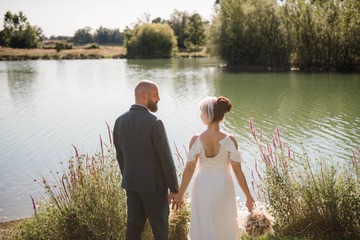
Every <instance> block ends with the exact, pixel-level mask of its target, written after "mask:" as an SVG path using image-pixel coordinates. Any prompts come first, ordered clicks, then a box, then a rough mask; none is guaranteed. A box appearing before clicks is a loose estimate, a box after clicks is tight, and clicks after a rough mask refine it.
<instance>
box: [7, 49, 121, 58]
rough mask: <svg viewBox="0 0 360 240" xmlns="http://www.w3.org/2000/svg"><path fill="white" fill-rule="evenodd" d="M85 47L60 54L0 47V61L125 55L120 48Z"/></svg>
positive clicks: (53, 50)
mask: <svg viewBox="0 0 360 240" xmlns="http://www.w3.org/2000/svg"><path fill="white" fill-rule="evenodd" d="M85 47H86V46H85ZM85 47H74V48H73V49H66V50H61V51H60V52H57V51H56V50H55V49H40V48H34V49H14V48H5V47H0V60H27V59H33V60H34V59H91V58H120V57H121V56H123V55H125V53H126V49H125V48H124V47H120V46H100V47H99V48H94V49H86V48H85Z"/></svg>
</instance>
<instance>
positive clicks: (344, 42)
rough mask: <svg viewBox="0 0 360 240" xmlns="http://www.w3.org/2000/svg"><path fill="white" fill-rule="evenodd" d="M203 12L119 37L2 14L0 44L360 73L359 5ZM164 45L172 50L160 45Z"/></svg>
mask: <svg viewBox="0 0 360 240" xmlns="http://www.w3.org/2000/svg"><path fill="white" fill-rule="evenodd" d="M209 7H214V16H213V19H212V20H211V22H208V21H206V20H204V19H203V18H202V16H200V15H199V14H197V13H193V14H189V13H187V12H180V11H177V10H174V12H173V13H172V14H171V16H170V18H169V19H161V18H154V19H152V20H151V19H150V17H149V16H147V15H145V16H144V17H143V18H142V19H138V21H137V22H136V23H134V24H133V25H132V26H131V27H126V29H125V30H124V31H123V32H120V31H119V29H108V28H105V27H100V28H99V29H97V30H96V31H95V32H94V33H92V29H91V28H89V27H85V28H83V29H79V30H77V31H76V32H75V34H74V36H72V37H64V36H58V37H55V36H52V37H50V39H46V38H45V37H44V35H43V33H42V30H41V28H39V27H35V26H31V25H30V23H29V22H27V18H26V17H25V15H24V14H23V13H22V12H19V14H13V13H11V12H7V13H6V14H5V18H4V29H3V30H2V31H0V45H2V46H6V47H12V48H34V47H38V48H39V47H43V44H39V43H45V42H46V41H45V40H47V41H49V40H50V41H53V42H54V41H61V43H59V44H57V46H56V47H54V49H56V50H57V51H58V52H60V51H64V50H68V49H69V48H73V47H75V46H77V45H86V44H95V45H104V44H112V45H114V44H117V45H119V46H120V45H121V46H123V47H124V48H125V49H127V53H128V54H125V55H121V56H123V57H125V58H164V57H165V58H169V57H176V56H178V54H177V53H176V52H179V53H182V52H186V53H189V52H199V51H201V49H206V55H203V54H200V56H218V57H220V58H221V59H222V60H224V61H225V62H226V65H225V66H226V69H231V70H243V69H244V70H247V69H248V70H249V69H250V70H251V69H253V70H290V69H298V70H320V71H360V34H359V33H360V2H359V1H357V0H326V1H317V0H313V1H307V0H300V1H299V0H283V1H276V0H217V1H214V6H209ZM159 36H161V37H159ZM174 39H175V40H174ZM174 41H175V42H176V43H174ZM165 43H171V46H170V45H169V47H166V48H163V45H164V44H165ZM166 46H167V45H166ZM113 55H115V56H116V57H119V56H118V55H117V54H113ZM32 57H33V56H29V59H32ZM55 57H56V55H55ZM61 57H63V55H61ZM67 57H68V58H85V57H86V58H87V57H88V58H99V57H102V55H96V54H95V55H91V54H80V55H76V54H74V55H68V56H67ZM24 58H25V57H24ZM34 58H36V56H35V57H34ZM3 59H11V57H8V58H3ZM44 59H46V57H45V58H44Z"/></svg>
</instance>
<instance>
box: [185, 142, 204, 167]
mask: <svg viewBox="0 0 360 240" xmlns="http://www.w3.org/2000/svg"><path fill="white" fill-rule="evenodd" d="M201 149H203V145H202V143H201V141H200V138H199V137H198V138H197V139H196V140H195V142H194V144H193V145H192V146H191V148H190V150H189V152H188V155H187V160H186V162H193V161H195V160H196V155H198V154H199V153H200V151H201Z"/></svg>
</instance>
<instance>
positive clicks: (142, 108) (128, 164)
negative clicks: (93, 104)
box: [113, 80, 179, 240]
mask: <svg viewBox="0 0 360 240" xmlns="http://www.w3.org/2000/svg"><path fill="white" fill-rule="evenodd" d="M159 101H160V96H159V91H158V88H157V86H156V84H155V83H154V82H152V81H148V80H142V81H140V82H138V84H137V85H136V87H135V104H133V105H132V106H131V108H130V110H129V111H127V112H125V113H124V114H122V115H121V116H120V117H119V118H118V119H117V120H116V122H115V126H114V131H113V137H114V145H115V149H116V158H117V160H118V163H119V167H120V170H121V174H122V187H123V188H125V189H126V195H127V209H128V216H127V228H126V239H127V240H137V239H140V236H141V233H142V232H143V230H144V226H145V222H146V219H149V222H150V226H151V229H152V232H153V234H154V237H155V239H156V240H163V239H165V240H167V239H168V238H169V237H168V233H169V224H168V218H169V204H168V201H169V200H171V199H172V197H173V195H174V194H175V193H176V192H178V188H179V186H178V180H177V176H176V170H175V165H174V161H173V158H172V154H171V151H170V147H169V143H168V140H167V136H166V132H165V128H164V124H163V123H162V121H161V120H160V119H158V118H157V117H156V116H154V115H153V114H151V113H150V112H156V111H157V103H158V102H159ZM168 189H170V196H169V195H168Z"/></svg>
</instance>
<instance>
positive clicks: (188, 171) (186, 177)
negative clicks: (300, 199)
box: [171, 136, 198, 210]
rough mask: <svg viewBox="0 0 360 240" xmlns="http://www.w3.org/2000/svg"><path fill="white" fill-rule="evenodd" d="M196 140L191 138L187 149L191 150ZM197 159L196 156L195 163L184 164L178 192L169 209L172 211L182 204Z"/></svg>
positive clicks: (194, 137) (195, 137)
mask: <svg viewBox="0 0 360 240" xmlns="http://www.w3.org/2000/svg"><path fill="white" fill-rule="evenodd" d="M197 138H198V136H193V137H192V139H191V140H190V144H189V149H191V147H192V145H193V144H194V142H195V141H196V139H197ZM197 159H198V156H196V159H195V161H192V162H188V163H187V164H186V166H185V169H184V172H183V176H182V180H181V186H180V188H179V192H178V193H176V194H174V197H173V201H172V207H171V208H172V209H174V207H175V209H176V210H177V209H178V208H179V207H181V205H182V204H183V203H184V195H185V193H186V189H187V188H188V186H189V184H190V181H191V178H192V176H193V174H194V171H195V168H196V163H197Z"/></svg>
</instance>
